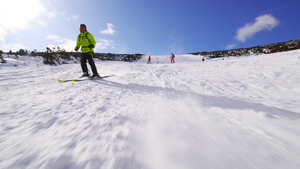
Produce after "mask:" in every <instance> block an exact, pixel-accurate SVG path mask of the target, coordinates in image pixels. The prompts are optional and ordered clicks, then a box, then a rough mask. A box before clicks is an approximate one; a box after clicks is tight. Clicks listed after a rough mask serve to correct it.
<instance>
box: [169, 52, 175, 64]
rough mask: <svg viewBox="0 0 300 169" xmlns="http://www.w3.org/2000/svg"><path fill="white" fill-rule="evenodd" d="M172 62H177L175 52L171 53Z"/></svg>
mask: <svg viewBox="0 0 300 169" xmlns="http://www.w3.org/2000/svg"><path fill="white" fill-rule="evenodd" d="M170 58H171V63H175V61H174V58H175V55H174V53H171V57H170Z"/></svg>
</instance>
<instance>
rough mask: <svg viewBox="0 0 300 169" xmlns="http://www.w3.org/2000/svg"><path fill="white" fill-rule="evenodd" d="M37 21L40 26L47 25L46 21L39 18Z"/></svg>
mask: <svg viewBox="0 0 300 169" xmlns="http://www.w3.org/2000/svg"><path fill="white" fill-rule="evenodd" d="M38 23H39V24H40V25H42V26H47V25H48V23H47V22H45V21H42V20H39V21H38Z"/></svg>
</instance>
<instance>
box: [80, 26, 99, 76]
mask: <svg viewBox="0 0 300 169" xmlns="http://www.w3.org/2000/svg"><path fill="white" fill-rule="evenodd" d="M95 45H96V41H95V39H94V37H93V35H92V34H91V33H89V32H88V31H87V29H86V25H85V24H81V25H80V34H79V35H78V36H77V44H76V47H75V51H78V49H79V48H80V47H81V68H82V71H83V75H82V77H88V76H89V72H88V71H89V70H88V68H87V64H86V61H87V60H88V61H89V64H90V66H91V69H92V71H93V76H92V77H93V78H95V77H99V74H98V72H97V68H96V65H95V62H94V48H95Z"/></svg>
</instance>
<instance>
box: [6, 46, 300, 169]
mask: <svg viewBox="0 0 300 169" xmlns="http://www.w3.org/2000/svg"><path fill="white" fill-rule="evenodd" d="M4 59H6V60H7V62H8V63H6V64H0V91H1V93H0V168H30V169H31V168H46V169H66V168H70V169H71V168H72V169H81V168H87V169H98V168H101V169H121V168H122V169H141V168H144V169H169V168H172V169H199V168H205V169H234V168H236V169H238V168H243V169H253V168H255V169H283V168H286V169H298V168H299V167H300V160H299V159H300V136H299V133H300V87H299V80H300V50H296V51H290V52H285V53H276V54H269V55H259V56H247V57H240V58H236V57H230V58H225V60H222V59H208V60H206V61H205V62H202V61H201V59H202V57H199V56H198V57H197V56H192V55H184V56H179V55H178V56H177V55H176V58H175V61H176V63H175V64H170V63H169V57H168V56H153V57H152V64H146V62H147V56H145V57H144V58H143V59H142V60H140V61H139V62H137V63H127V62H101V61H99V60H96V64H97V67H98V70H99V72H100V74H101V75H113V76H111V77H109V78H106V79H101V80H93V81H82V82H68V83H59V82H58V81H57V80H58V79H72V78H77V77H78V76H80V75H81V68H80V65H79V64H78V63H77V64H67V65H60V66H48V65H44V64H43V63H42V59H41V58H38V57H35V58H32V57H26V56H21V57H20V58H18V59H14V58H7V56H6V55H4ZM158 63H159V64H158Z"/></svg>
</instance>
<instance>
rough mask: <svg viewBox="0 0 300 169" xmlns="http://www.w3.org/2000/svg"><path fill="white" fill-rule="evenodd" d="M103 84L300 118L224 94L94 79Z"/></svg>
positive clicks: (211, 105)
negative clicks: (206, 93)
mask: <svg viewBox="0 0 300 169" xmlns="http://www.w3.org/2000/svg"><path fill="white" fill-rule="evenodd" d="M94 82H96V83H99V84H101V85H106V86H109V87H115V88H120V89H122V90H131V91H133V92H136V93H144V94H147V93H160V94H162V93H165V94H166V95H167V96H170V98H172V99H176V98H182V97H192V98H193V100H195V101H196V102H198V103H199V104H201V106H203V107H220V108H224V109H237V110H245V109H252V110H254V111H256V112H265V113H266V116H267V117H268V118H274V119H276V116H280V117H284V118H288V119H291V120H298V119H300V113H297V112H293V111H290V110H286V109H282V108H277V107H271V106H267V105H264V104H261V103H254V102H249V101H243V100H238V99H233V98H228V97H224V96H218V97H217V96H211V95H204V94H200V93H196V92H190V91H181V90H177V89H175V88H167V87H158V86H146V85H140V84H134V83H128V84H123V83H118V82H113V81H109V80H105V79H101V80H99V81H94Z"/></svg>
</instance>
